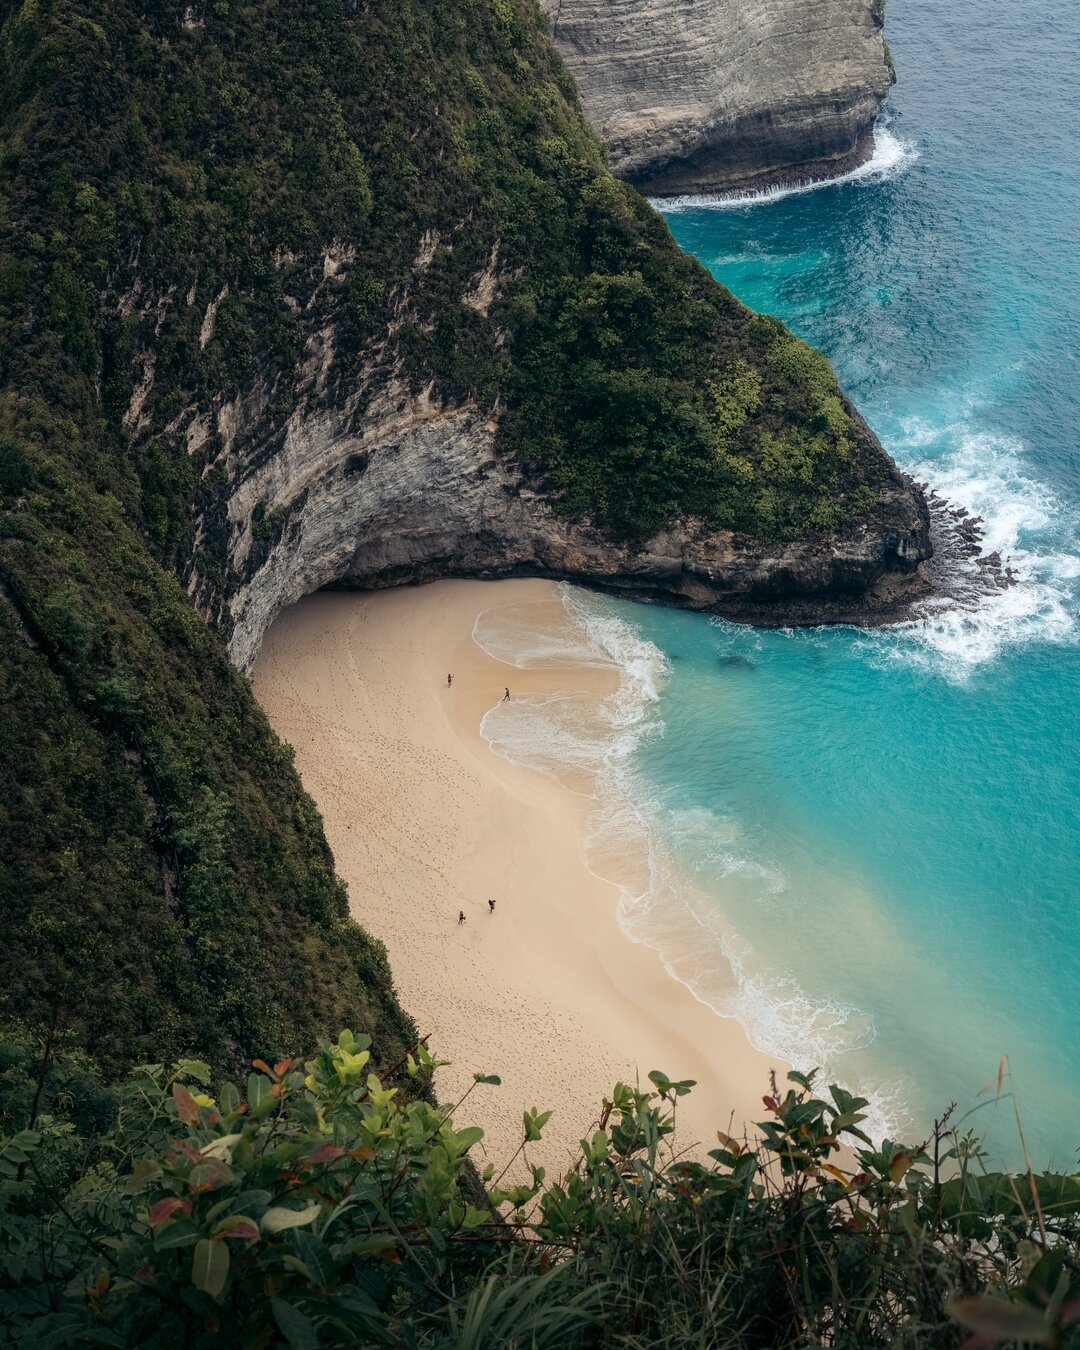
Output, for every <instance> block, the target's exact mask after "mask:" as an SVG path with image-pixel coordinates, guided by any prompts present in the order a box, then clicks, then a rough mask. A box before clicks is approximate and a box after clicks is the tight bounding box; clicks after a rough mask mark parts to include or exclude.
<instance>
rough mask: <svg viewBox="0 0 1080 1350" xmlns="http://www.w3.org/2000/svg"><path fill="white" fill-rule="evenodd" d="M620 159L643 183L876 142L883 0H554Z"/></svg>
mask: <svg viewBox="0 0 1080 1350" xmlns="http://www.w3.org/2000/svg"><path fill="white" fill-rule="evenodd" d="M543 4H544V8H545V9H546V10H547V12H548V15H549V18H550V21H551V26H552V35H553V37H554V39H555V44H556V46H557V47H558V49H559V51H560V52H561V53H562V56H563V58H564V60H565V61H566V63H567V65H568V66H569V67H570V70H571V72H572V73H573V75H574V78H575V80H576V81H577V84H578V89H579V91H580V94H581V99H582V103H583V105H584V108H585V112H586V114H587V116H588V117H589V119H590V121H591V122H592V124H593V127H594V128H595V130H596V132H597V135H598V136H599V137H600V139H601V140H602V141H603V142H604V143H605V144H606V146H607V149H608V154H609V160H610V164H611V167H612V169H613V171H614V172H615V173H616V174H618V175H619V176H620V177H622V178H626V179H628V180H629V181H630V182H632V183H634V184H635V185H636V186H638V187H640V188H641V189H642V191H645V192H648V193H651V194H654V195H657V196H670V195H675V194H680V193H694V192H725V191H731V190H734V189H741V188H746V187H751V186H752V187H760V186H765V185H767V184H769V183H775V182H778V181H787V182H791V181H808V180H810V179H813V178H821V177H831V176H833V175H835V174H839V173H844V172H846V171H848V170H849V169H852V168H855V167H857V165H859V164H860V163H862V162H863V161H865V160H866V159H868V158H869V157H870V155H871V154H872V152H873V127H874V120H875V118H876V117H877V114H878V111H879V109H880V107H881V104H882V102H883V101H884V99H885V96H886V94H887V93H888V91H889V88H890V86H891V85H892V83H893V72H892V66H891V63H890V61H889V58H888V55H887V49H886V48H885V44H884V39H883V36H882V25H883V18H884V4H883V0H607V2H606V3H598V2H597V0H543Z"/></svg>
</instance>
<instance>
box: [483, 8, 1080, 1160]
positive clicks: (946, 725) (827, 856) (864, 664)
mask: <svg viewBox="0 0 1080 1350" xmlns="http://www.w3.org/2000/svg"><path fill="white" fill-rule="evenodd" d="M888 35H889V39H890V43H891V45H892V49H893V53H894V56H895V59H896V63H897V67H898V69H899V71H900V75H901V82H900V84H899V85H898V87H897V89H896V90H895V91H894V95H893V97H892V99H891V100H890V104H889V106H888V109H887V115H886V118H885V122H884V128H883V135H882V137H881V139H880V142H879V159H878V164H877V166H876V167H874V169H873V170H872V171H870V172H866V173H864V174H862V175H861V176H859V177H858V178H856V179H854V180H852V181H849V182H845V183H841V184H836V185H830V186H826V187H820V188H818V189H816V190H814V191H811V192H805V193H797V194H791V195H787V196H784V195H778V194H773V196H772V197H771V198H770V199H769V200H767V201H765V202H759V203H755V204H747V205H742V206H736V207H731V206H727V207H726V208H724V209H716V208H715V207H708V208H703V207H700V206H693V205H680V206H679V207H678V208H677V209H674V210H669V213H668V219H669V223H670V225H671V228H672V230H673V231H674V233H675V235H676V237H677V239H678V240H679V242H680V243H681V244H682V245H683V246H684V247H685V248H686V249H688V250H689V251H691V252H693V253H695V254H697V255H698V256H699V257H700V258H701V259H702V261H703V262H704V263H706V265H707V266H709V267H710V268H711V269H712V271H713V272H714V274H715V275H716V276H717V277H719V278H720V279H721V280H722V281H723V282H725V283H726V284H727V285H728V286H730V287H731V288H732V290H734V291H735V292H736V294H738V295H739V296H740V297H741V298H742V299H743V300H745V301H746V302H747V303H748V304H750V305H752V306H753V307H755V308H757V309H761V310H766V311H768V312H770V313H773V314H776V315H778V316H779V317H781V318H782V319H784V320H785V321H786V322H787V323H789V324H790V325H791V326H792V327H793V328H795V329H796V331H798V332H799V333H800V334H801V335H802V336H803V337H805V338H806V339H807V340H808V341H810V342H811V343H813V344H814V345H816V346H818V347H820V348H821V349H822V350H824V351H825V352H826V353H827V354H828V355H829V357H830V358H831V359H832V360H833V362H834V363H835V365H836V367H837V370H838V371H839V373H840V377H841V380H842V382H843V383H844V385H845V387H846V388H847V390H848V391H849V393H850V394H851V396H852V397H853V398H854V400H855V401H856V403H857V404H858V405H859V407H860V409H861V410H862V412H863V413H864V415H865V416H866V417H867V419H868V420H869V422H870V423H871V425H872V426H873V427H874V428H875V430H876V431H877V432H878V434H879V435H880V437H881V438H882V440H883V441H884V443H885V444H886V446H887V447H888V448H889V450H890V451H891V452H892V453H893V454H894V455H895V457H896V458H897V460H898V461H899V462H900V463H901V464H902V465H904V466H905V467H907V468H909V469H912V470H914V471H915V472H916V474H917V476H918V477H920V478H929V479H930V481H931V483H932V484H933V485H934V486H935V487H938V488H939V490H941V491H942V492H943V493H944V494H945V495H947V496H948V497H949V498H950V499H951V500H952V501H953V502H955V503H957V504H962V505H964V506H966V507H968V508H969V509H971V510H972V511H974V512H975V513H976V514H979V515H982V516H984V517H985V518H986V531H987V536H986V539H987V542H986V547H987V548H996V549H1000V550H1001V552H1002V554H1003V555H1008V556H1010V557H1011V559H1012V563H1013V566H1014V567H1016V568H1017V570H1018V571H1019V573H1020V575H1021V576H1022V578H1023V581H1022V584H1021V585H1020V586H1018V587H1016V588H1015V589H1013V590H1010V591H1005V592H1001V593H1000V594H999V595H997V596H995V597H993V598H991V599H988V600H986V601H984V602H983V603H982V604H981V606H980V607H979V608H978V610H977V611H974V612H966V613H962V612H931V613H930V614H929V615H928V617H927V618H926V619H925V620H924V621H923V622H921V623H919V624H916V625H913V626H910V627H908V628H906V629H903V630H891V631H889V632H886V633H874V634H865V633H859V632H856V631H853V630H850V629H843V630H836V629H834V630H815V631H811V632H782V633H775V632H772V633H770V632H763V631H758V630H750V629H746V628H740V627H737V626H735V625H732V624H727V623H718V622H715V621H710V620H709V619H707V618H704V617H702V616H694V615H687V614H682V613H677V612H673V611H669V610H664V609H660V608H652V607H644V606H635V605H630V604H622V603H618V602H614V601H609V600H604V599H598V598H596V597H580V596H577V597H572V598H571V600H570V604H571V607H572V608H573V609H574V612H575V613H576V614H577V616H578V617H579V619H581V620H582V621H583V622H585V624H586V626H589V625H591V626H592V627H591V630H590V631H591V632H592V637H593V641H594V645H598V648H603V649H604V651H606V653H607V655H608V657H609V658H610V659H612V660H614V661H616V662H622V661H625V660H626V658H627V656H628V654H629V655H630V656H631V657H632V659H631V660H630V661H629V663H628V665H627V675H626V690H625V691H624V692H625V694H626V697H627V698H628V699H630V701H631V703H632V701H633V698H634V697H637V699H638V703H637V712H636V713H633V714H630V713H627V710H626V709H627V706H628V705H627V703H626V699H624V704H623V707H622V711H621V712H619V711H611V710H609V717H608V721H609V723H610V731H611V739H610V742H609V744H608V747H607V750H606V751H605V752H603V753H601V752H600V751H599V750H598V749H597V747H596V746H595V745H594V746H593V747H592V749H591V751H590V753H591V754H592V755H593V756H594V758H597V762H598V763H600V762H602V767H601V769H600V770H598V773H599V777H598V780H597V781H598V794H599V796H600V798H601V805H602V809H601V810H600V811H599V813H598V824H597V831H598V836H599V837H601V838H602V839H603V838H606V840H607V843H608V844H611V843H612V842H614V841H616V840H617V839H619V838H622V839H623V840H624V841H627V840H629V839H630V837H631V836H633V835H636V836H637V837H638V838H639V841H640V840H641V839H643V838H646V837H647V838H648V840H649V852H648V861H649V862H650V863H651V872H650V874H649V884H648V886H647V887H643V886H642V884H641V883H640V877H639V878H638V880H636V881H633V882H631V881H629V880H628V881H627V890H626V898H625V902H624V924H625V926H626V928H627V930H628V931H629V932H631V933H632V935H633V936H635V937H637V938H639V939H640V940H645V941H648V942H650V943H651V944H652V945H654V946H656V947H657V948H658V949H659V950H660V951H661V952H662V954H663V956H664V958H665V960H667V962H668V964H669V966H670V968H671V969H672V971H673V973H674V974H676V975H677V976H678V977H679V978H682V979H684V980H685V981H686V982H687V983H688V984H690V985H691V987H692V988H693V989H694V990H695V992H696V993H697V994H698V995H699V997H701V998H702V999H704V1000H705V1001H708V1002H711V1003H712V1004H713V1005H714V1006H715V1007H716V1008H717V1009H718V1011H721V1012H724V1013H733V1014H735V1015H737V1016H739V1017H740V1019H741V1020H742V1021H743V1022H744V1024H745V1025H746V1026H747V1027H748V1029H749V1030H750V1031H751V1034H752V1035H753V1037H754V1039H755V1040H756V1041H758V1043H759V1044H761V1045H762V1046H763V1047H764V1048H767V1049H769V1050H771V1051H773V1052H775V1053H778V1054H785V1055H786V1056H788V1057H789V1058H791V1059H793V1060H794V1061H795V1062H796V1064H797V1066H799V1067H803V1068H807V1067H813V1065H815V1064H818V1063H824V1064H825V1065H826V1066H827V1068H828V1070H829V1072H830V1073H832V1074H834V1075H836V1076H838V1077H840V1078H841V1079H842V1080H843V1081H845V1082H847V1083H848V1084H849V1085H852V1086H855V1087H857V1088H860V1089H862V1090H863V1091H865V1092H867V1094H868V1095H869V1094H870V1093H872V1094H873V1095H874V1097H875V1099H876V1101H877V1102H878V1103H879V1110H878V1112H877V1114H876V1118H875V1121H876V1123H877V1124H878V1125H879V1126H880V1127H881V1128H885V1129H890V1130H896V1131H910V1132H912V1133H913V1134H914V1133H917V1132H918V1131H919V1130H921V1129H922V1128H924V1127H925V1125H926V1124H927V1122H928V1121H929V1120H930V1119H931V1118H932V1117H933V1115H934V1113H935V1112H937V1111H940V1109H941V1108H942V1107H944V1106H945V1105H947V1104H948V1103H949V1102H950V1101H953V1100H958V1101H959V1103H960V1107H961V1110H968V1109H970V1108H971V1107H972V1106H973V1105H974V1104H975V1103H976V1101H977V1100H979V1098H978V1092H979V1089H980V1088H981V1087H982V1086H983V1085H984V1084H985V1083H987V1082H988V1081H990V1080H992V1079H994V1078H995V1077H996V1074H997V1070H998V1062H999V1058H1000V1057H1001V1056H1002V1055H1008V1057H1009V1062H1010V1065H1011V1070H1012V1080H1013V1084H1014V1086H1015V1088H1016V1090H1017V1095H1018V1098H1019V1101H1020V1105H1021V1109H1022V1112H1023V1117H1024V1126H1025V1130H1026V1133H1027V1137H1028V1143H1029V1146H1030V1148H1031V1151H1032V1154H1033V1157H1034V1158H1035V1161H1036V1162H1037V1163H1040V1164H1044V1163H1047V1162H1049V1161H1051V1160H1054V1161H1056V1162H1057V1163H1059V1164H1069V1163H1070V1162H1075V1158H1076V1148H1077V1145H1078V1144H1080V1052H1078V1048H1080V647H1078V645H1077V642H1078V638H1080V625H1078V578H1080V543H1078V525H1080V385H1078V380H1077V374H1078V369H1077V366H1078V358H1080V227H1078V221H1080V172H1078V170H1080V149H1078V143H1077V131H1076V119H1075V107H1074V106H1073V89H1074V88H1075V85H1074V73H1075V70H1076V69H1077V68H1078V66H1080V17H1078V15H1077V11H1076V10H1075V9H1074V8H1072V7H1069V6H1065V7H1062V6H1061V5H1059V4H1051V3H1050V0H1008V2H1007V3H1006V0H979V3H975V0H958V3H955V4H953V5H950V6H944V5H942V4H940V2H939V0H890V5H889V13H888ZM597 625H600V629H597ZM600 630H603V631H600ZM642 639H645V640H647V643H649V644H653V645H654V647H655V649H657V650H656V652H655V653H654V654H653V657H652V664H651V666H650V668H649V671H648V674H647V677H644V676H642V669H643V664H642V663H643V658H642V650H643V647H642V642H641V640H642ZM627 644H629V646H628V645H627ZM635 644H636V645H635ZM649 650H652V649H651V648H650V649H649ZM644 665H645V666H648V665H649V662H648V660H646V661H645V662H644ZM570 730H572V728H571V729H570ZM489 731H490V733H491V737H492V739H493V741H495V742H499V740H500V737H502V738H503V748H504V751H506V752H509V751H507V746H508V745H509V741H508V740H507V739H506V736H508V734H509V733H508V730H507V727H506V726H502V727H501V728H500V727H497V726H492V727H491V728H489ZM504 733H505V734H504ZM529 736H530V737H531V738H532V741H533V744H534V749H535V746H536V744H538V741H537V737H538V736H541V731H540V730H539V729H538V727H537V726H533V727H532V728H531V730H530V731H529ZM560 736H561V749H559V750H558V751H556V750H555V748H554V743H552V746H550V747H549V749H550V750H551V751H552V753H553V754H554V755H555V757H556V758H558V755H560V754H561V755H563V756H565V755H566V754H567V753H569V751H568V750H567V746H568V745H570V743H571V742H572V740H573V736H572V735H571V734H570V731H568V729H567V727H566V726H565V725H564V726H563V727H562V729H561V731H560ZM526 739H527V738H526ZM519 740H520V738H519ZM514 753H515V754H520V753H521V746H520V745H518V746H517V747H516V749H515V750H514ZM526 757H527V756H526ZM541 757H542V756H541ZM615 851H617V850H615ZM607 852H608V855H609V856H610V855H611V854H612V852H613V850H612V849H610V848H608V849H607ZM983 1100H985V1098H984V1099H983ZM972 1123H973V1125H974V1126H975V1127H976V1128H977V1129H978V1130H979V1131H980V1132H981V1133H983V1134H984V1135H985V1136H986V1138H987V1140H988V1142H989V1143H990V1145H991V1147H992V1149H993V1151H994V1153H995V1154H996V1156H997V1157H998V1158H1000V1159H1005V1160H1009V1161H1016V1160H1017V1157H1018V1146H1017V1144H1016V1133H1015V1127H1014V1124H1013V1120H1012V1114H1011V1108H1010V1107H1001V1106H999V1107H991V1108H990V1109H982V1110H980V1111H979V1112H978V1113H977V1115H976V1116H975V1117H974V1118H973V1121H972Z"/></svg>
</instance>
